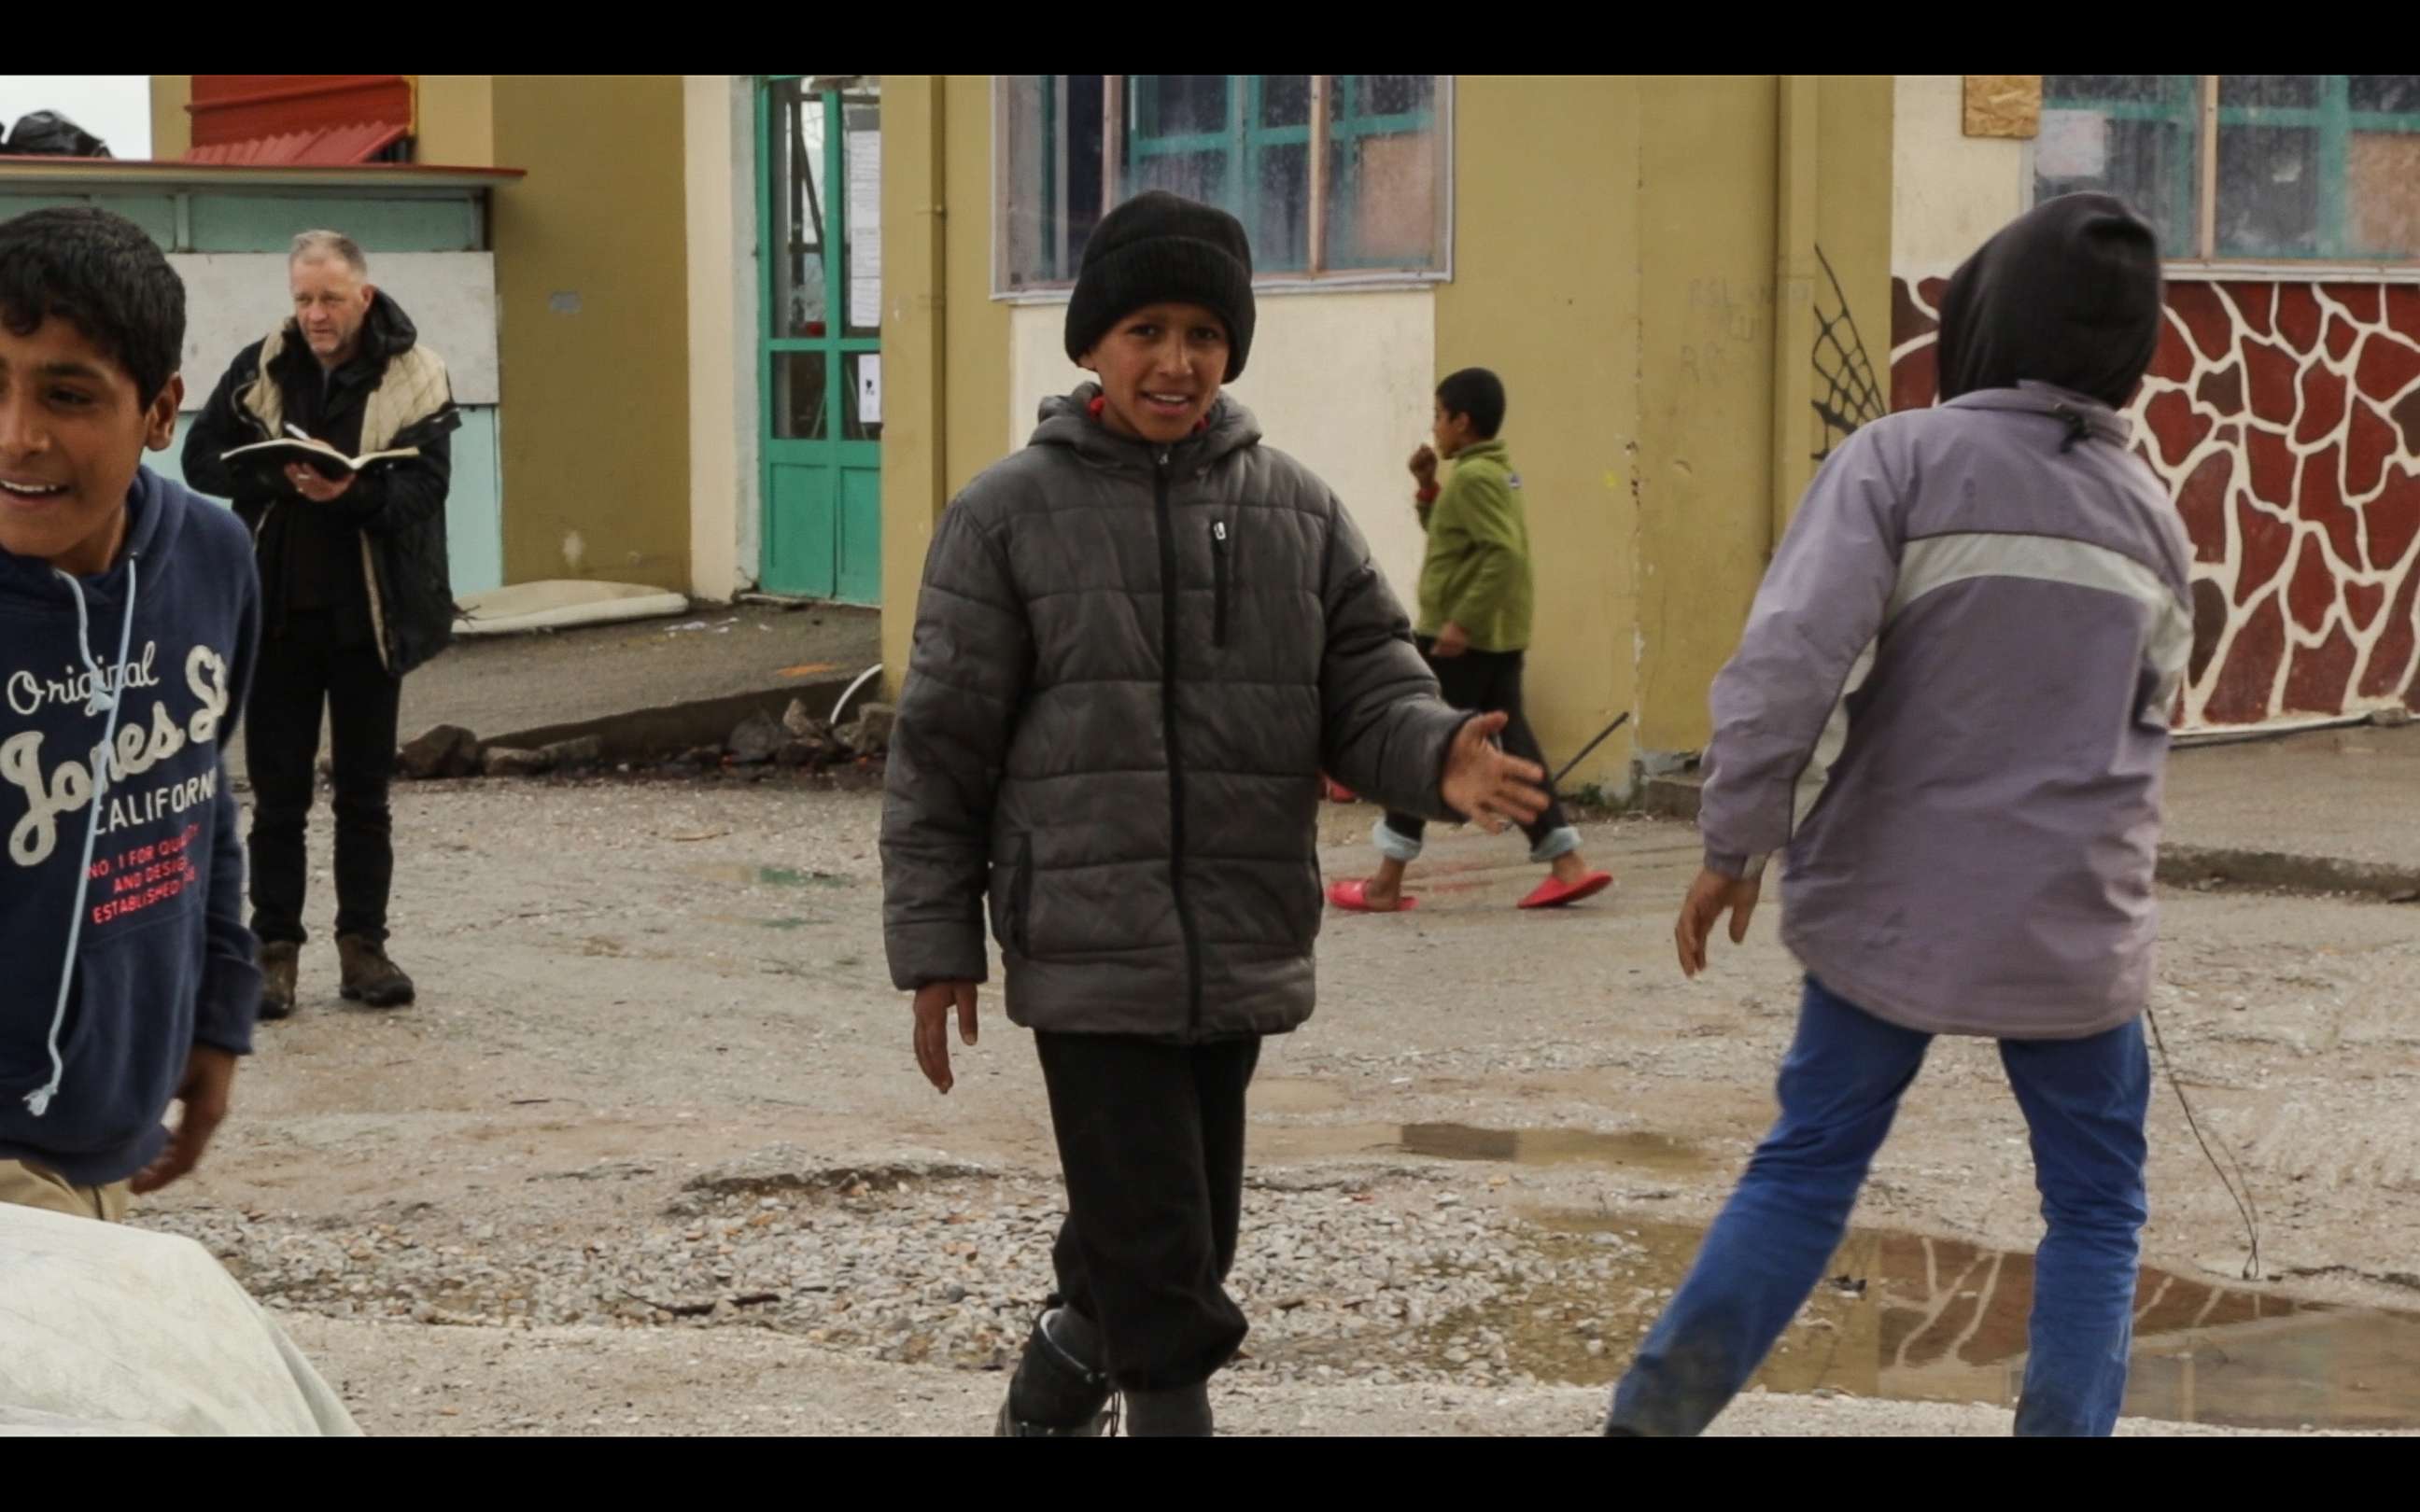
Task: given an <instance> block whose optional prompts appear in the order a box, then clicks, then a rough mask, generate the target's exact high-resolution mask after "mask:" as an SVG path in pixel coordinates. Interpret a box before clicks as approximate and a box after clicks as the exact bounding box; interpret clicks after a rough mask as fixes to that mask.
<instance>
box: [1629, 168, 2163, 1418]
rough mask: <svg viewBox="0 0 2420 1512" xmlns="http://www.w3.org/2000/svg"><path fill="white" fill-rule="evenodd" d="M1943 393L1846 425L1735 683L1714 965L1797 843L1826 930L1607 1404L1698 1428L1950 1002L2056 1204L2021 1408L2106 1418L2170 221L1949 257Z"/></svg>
mask: <svg viewBox="0 0 2420 1512" xmlns="http://www.w3.org/2000/svg"><path fill="white" fill-rule="evenodd" d="M1941 315H1942V318H1941V338H1940V339H1941V347H1940V372H1941V397H1942V400H1943V403H1942V404H1941V406H1940V407H1939V408H1937V409H1925V410H1916V411H1913V412H1909V413H1905V414H1899V415H1893V416H1891V417H1890V418H1888V419H1886V420H1882V421H1878V422H1876V423H1875V424H1871V425H1869V426H1867V427H1866V428H1865V429H1864V430H1862V431H1860V432H1858V433H1857V434H1856V435H1855V436H1853V437H1852V438H1850V440H1848V442H1847V443H1846V444H1845V445H1843V446H1842V447H1841V449H1840V450H1839V452H1838V454H1836V455H1834V456H1833V457H1832V458H1831V460H1830V461H1829V462H1827V463H1826V464H1825V465H1824V467H1823V471H1822V472H1821V473H1819V474H1818V475H1817V477H1816V480H1815V483H1814V486H1812V487H1811V488H1810V489H1809V490H1808V491H1807V498H1806V501H1805V502H1804V503H1803V504H1802V505H1801V506H1800V508H1799V512H1798V517H1797V519H1796V520H1795V521H1794V522H1793V523H1792V526H1791V529H1790V531H1789V533H1788V536H1787V538H1786V539H1785V540H1784V541H1783V543H1782V547H1781V550H1780V552H1779V553H1778V555H1776V558H1775V560H1774V563H1773V567H1772V570H1771V571H1770V572H1769V573H1768V574H1767V575H1766V578H1765V580H1764V586H1763V588H1762V590H1761V592H1760V593H1759V594H1758V595H1757V600H1756V607H1755V609H1754V610H1753V611H1752V613H1751V614H1750V616H1749V619H1748V625H1747V628H1746V630H1745V634H1744V635H1743V636H1742V639H1741V643H1740V648H1739V652H1738V654H1737V655H1736V656H1734V657H1733V658H1732V660H1731V663H1730V666H1729V667H1727V668H1726V669H1725V670H1724V671H1723V673H1722V675H1721V676H1720V677H1719V678H1717V679H1716V681H1715V683H1714V697H1713V703H1714V743H1713V746H1712V747H1711V748H1710V749H1709V750H1708V752H1707V761H1706V765H1707V778H1706V785H1705V795H1704V799H1703V807H1702V810H1701V815H1700V819H1699V826H1700V828H1701V829H1702V830H1703V831H1704V834H1705V842H1706V858H1705V870H1704V872H1702V873H1701V874H1700V875H1699V878H1698V881H1697V884H1696V885H1695V886H1694V887H1692V888H1691V889H1690V892H1689V897H1688V900H1687V902H1686V903H1684V904H1683V909H1682V914H1681V920H1680V923H1679V926H1678V928H1677V931H1676V933H1677V937H1678V943H1679V947H1680V955H1681V965H1682V969H1683V971H1685V972H1687V973H1688V974H1689V975H1691V976H1695V975H1697V974H1698V973H1699V971H1701V970H1703V969H1704V967H1705V964H1706V942H1707V938H1708V936H1709V935H1710V934H1711V933H1712V932H1713V929H1714V923H1715V921H1716V920H1717V919H1718V918H1721V916H1722V915H1723V914H1725V913H1726V912H1728V913H1729V914H1730V936H1731V939H1732V941H1733V942H1734V943H1736V942H1738V941H1740V940H1742V939H1744V938H1745V935H1746V932H1747V922H1748V917H1749V914H1750V912H1751V911H1752V910H1753V909H1754V908H1755V906H1756V903H1757V897H1758V890H1759V886H1760V881H1759V879H1760V877H1761V873H1762V869H1763V864H1764V859H1765V857H1766V856H1768V855H1770V854H1772V853H1774V852H1782V853H1784V855H1785V856H1786V860H1787V868H1788V873H1789V879H1790V908H1789V913H1788V917H1787V918H1785V920H1784V921H1783V927H1782V937H1783V939H1784V941H1785V942H1786V943H1787V944H1788V945H1789V946H1790V948H1791V949H1792V951H1793V952H1794V953H1795V954H1796V955H1797V957H1798V959H1799V960H1800V961H1801V962H1802V963H1803V964H1805V965H1806V967H1807V990H1806V998H1805V1002H1804V1004H1803V1006H1802V1008H1801V1010H1800V1018H1799V1026H1798V1032H1797V1037H1796V1040H1795V1041H1794V1042H1793V1043H1792V1046H1791V1049H1790V1053H1789V1056H1788V1057H1787V1058H1786V1059H1785V1060H1784V1061H1783V1063H1782V1068H1781V1075H1780V1081H1779V1087H1778V1096H1779V1101H1780V1103H1781V1117H1780V1121H1779V1122H1778V1123H1777V1124H1776V1125H1775V1127H1774V1130H1773V1133H1772V1134H1770V1135H1769V1136H1767V1138H1766V1139H1765V1141H1764V1143H1763V1145H1762V1146H1761V1147H1760V1148H1759V1149H1758V1150H1757V1152H1756V1155H1755V1157H1754V1158H1753V1159H1752V1160H1751V1161H1750V1162H1749V1165H1748V1169H1747V1173H1746V1175H1745V1177H1743V1178H1742V1179H1741V1181H1740V1185H1739V1189H1738V1191H1737V1192H1735V1193H1734V1194H1733V1195H1732V1197H1731V1200H1730V1204H1729V1206H1728V1207H1726V1208H1725V1209H1724V1211H1723V1213H1722V1216H1721V1217H1720V1218H1719V1219H1717V1220H1716V1221H1715V1223H1714V1227H1713V1228H1712V1230H1711V1231H1710V1232H1709V1233H1708V1235H1707V1238H1706V1244H1705V1248H1704V1250H1703V1252H1702V1253H1701V1254H1700V1255H1699V1257H1698V1261H1697V1264H1696V1266H1695V1268H1694V1269H1693V1270H1692V1271H1691V1273H1690V1274H1689V1277H1688V1279H1687V1281H1686V1282H1684V1283H1683V1286H1682V1288H1681V1289H1680V1291H1679V1293H1678V1294H1677V1295H1676V1296H1675V1297H1674V1298H1673V1300H1672V1304H1671V1307H1670V1309H1669V1311H1668V1312H1667V1313H1666V1314H1665V1316H1664V1317H1663V1319H1661V1320H1660V1321H1658V1322H1657V1324H1656V1326H1655V1328H1654V1329H1653V1331H1652V1333H1651V1334H1650V1335H1648V1338H1647V1340H1646V1342H1645V1343H1644V1344H1643V1345H1641V1346H1640V1350H1639V1353H1638V1358H1637V1361H1636V1362H1635V1363H1634V1364H1633V1365H1632V1366H1631V1369H1630V1372H1629V1374H1628V1375H1627V1376H1626V1377H1625V1378H1624V1379H1623V1381H1621V1385H1620V1386H1619V1387H1618V1388H1617V1389H1616V1391H1615V1394H1614V1399H1613V1412H1612V1416H1611V1418H1610V1420H1609V1422H1608V1423H1607V1425H1606V1432H1607V1433H1609V1434H1613V1435H1618V1436H1634V1437H1637V1436H1663V1435H1676V1434H1691V1433H1697V1432H1699V1431H1700V1430H1702V1429H1703V1428H1704V1427H1706V1426H1707V1424H1709V1423H1711V1422H1712V1421H1713V1420H1714V1416H1715V1414H1716V1413H1718V1412H1721V1411H1722V1409H1723V1406H1724V1404H1725V1403H1727V1402H1728V1401H1730V1398H1731V1396H1733V1395H1734V1394H1736V1393H1737V1392H1738V1391H1739V1390H1740V1388H1741V1387H1742V1386H1743V1385H1745V1383H1746V1381H1747V1380H1748V1378H1749V1376H1750V1375H1751V1374H1753V1373H1754V1371H1755V1370H1756V1368H1757V1366H1758V1365H1759V1364H1760V1363H1761V1361H1762V1360H1763V1358H1764V1356H1765V1353H1766V1351H1768V1350H1770V1349H1771V1348H1772V1347H1773V1344H1774V1342H1775V1340H1776V1339H1777V1338H1778V1337H1779V1336H1780V1335H1781V1332H1782V1330H1783V1329H1784V1328H1785V1327H1786V1326H1787V1325H1788V1324H1789V1322H1790V1320H1791V1319H1792V1317H1793V1316H1795V1314H1796V1313H1797V1311H1798V1308H1799V1307H1800V1305H1801V1304H1803V1303H1805V1301H1806V1300H1807V1294H1808V1293H1809V1292H1810V1291H1812V1290H1813V1289H1814V1286H1815V1283H1816V1281H1817V1280H1818V1279H1819V1278H1820V1277H1821V1276H1822V1274H1823V1266H1824V1263H1825V1261H1827V1260H1828V1259H1829V1258H1830V1257H1831V1256H1832V1254H1833V1252H1834V1251H1835V1250H1836V1249H1837V1248H1838V1244H1839V1242H1840V1240H1841V1238H1842V1236H1843V1235H1844V1234H1845V1232H1846V1231H1847V1227H1848V1222H1849V1213H1850V1210H1851V1209H1852V1208H1853V1207H1854V1205H1855V1203H1856V1198H1857V1192H1858V1188H1859V1187H1860V1186H1862V1185H1863V1183H1864V1181H1865V1177H1866V1171H1867V1167H1868V1166H1869V1164H1870V1163H1871V1162H1872V1159H1873V1156H1874V1152H1875V1150H1876V1149H1879V1148H1880V1146H1881V1144H1882V1142H1883V1138H1884V1135H1885V1134H1887V1133H1888V1132H1889V1129H1890V1123H1891V1118H1892V1115H1893V1114H1894V1113H1895V1112H1896V1111H1897V1109H1898V1106H1899V1100H1900V1095H1901V1094H1903V1093H1904V1092H1905V1091H1906V1090H1907V1088H1908V1086H1909V1085H1910V1084H1911V1083H1912V1082H1913V1081H1914V1080H1915V1079H1916V1072H1917V1070H1918V1068H1919V1067H1920V1066H1921V1065H1922V1064H1923V1061H1924V1054H1925V1050H1926V1047H1927V1046H1928V1045H1929V1044H1930V1043H1931V1039H1932V1037H1933V1036H1934V1035H1937V1034H1963V1035H1977V1036H1983V1037H1987V1038H1991V1039H1994V1040H1997V1041H2000V1053H2001V1058H2002V1061H2003V1063H2004V1064H2005V1065H2006V1067H2007V1070H2008V1073H2009V1083H2010V1085H2011V1086H2012V1087H2013V1088H2014V1089H2015V1092H2016V1095H2017V1101H2018V1103H2019V1104H2020V1106H2022V1107H2023V1109H2024V1115H2025V1119H2026V1122H2027V1124H2028V1125H2029V1127H2030V1128H2031V1130H2032V1135H2033V1152H2034V1165H2035V1171H2036V1177H2037V1181H2038V1184H2039V1186H2040V1190H2041V1196H2042V1215H2043V1218H2044V1219H2045V1220H2046V1223H2047V1226H2048V1230H2047V1232H2046V1234H2045V1235H2044V1237H2043V1239H2042V1242H2041V1245H2040V1250H2039V1252H2038V1256H2037V1259H2036V1265H2035V1286H2034V1305H2033V1319H2032V1325H2031V1350H2030V1352H2029V1354H2028V1356H2027V1360H2026V1367H2025V1380H2024V1391H2023V1395H2022V1398H2021V1401H2020V1404H2019V1407H2018V1411H2017V1431H2018V1432H2019V1433H2021V1434H2028V1435H2034V1434H2039V1435H2086V1434H2106V1433H2108V1432H2110V1431H2111V1429H2112V1428H2113V1427H2115V1425H2116V1423H2117V1418H2118V1403H2119V1400H2120V1398H2121V1397H2122V1396H2124V1393H2125V1385H2126V1364H2127V1352H2128V1349H2129V1346H2130V1344H2131V1342H2132V1332H2133V1302H2134V1287H2135V1267H2136V1261H2137V1256H2138V1248H2139V1235H2140V1231H2141V1229H2142V1226H2143V1223H2144V1220H2145V1217H2146V1211H2145V1194H2144V1180H2143V1164H2144V1137H2143V1120H2144V1114H2145V1110H2146V1106H2147V1103H2148V1101H2149V1088H2150V1067H2149V1057H2148V1056H2147V1054H2146V1051H2145V1047H2144V1040H2143V1025H2142V1013H2143V1011H2144V1008H2145V1006H2146V1003H2147V1000H2148V997H2149V988H2150V977H2151V943H2152V936H2153V933H2154V931H2155V923H2156V920H2155V918H2154V905H2153V898H2152V875H2151V874H2152V863H2153V859H2154V852H2155V849H2156V847H2157V843H2158V839H2159V827H2160V785H2161V773H2162V769H2163V766H2164V762H2165V759H2166V755H2167V748H2168V725H2169V720H2170V717H2171V715H2172V712H2173V710H2174V708H2175V705H2176V702H2177V693H2178V689H2179V687H2180V685H2181V682H2182V678H2183V671H2184V667H2185V662H2186V659H2187V656H2188V653H2189V651H2190V649H2191V645H2192V640H2193V616H2192V611H2191V609H2190V607H2189V605H2190V600H2189V597H2188V593H2187V586H2186V584H2187V579H2186V572H2187V566H2186V563H2187V560H2188V558H2187V547H2186V542H2185V538H2184V532H2183V529H2182V527H2181V526H2180V524H2179V522H2178V520H2177V517H2176V515H2175V512H2174V511H2173V510H2172V509H2171V508H2170V506H2169V502H2168V501H2167V499H2166V498H2165V497H2164V495H2163V494H2162V493H2161V491H2160V488H2159V486H2158V484H2157V482H2156V480H2155V479H2154V478H2153V475H2152V473H2151V471H2150V470H2149V468H2148V467H2146V466H2145V465H2144V463H2143V462H2142V461H2141V459H2140V458H2138V457H2136V456H2135V455H2133V453H2132V452H2131V451H2130V450H2129V449H2128V442H2129V432H2128V428H2127V424H2126V423H2125V422H2124V421H2122V420H2120V419H2119V418H2118V415H2117V413H2116V410H2117V409H2118V407H2120V406H2122V405H2124V404H2125V403H2126V402H2127V400H2128V398H2129V397H2130V396H2131V395H2132V394H2133V391H2134V388H2135V386H2136V385H2137V384H2138V383H2139V382H2140V381H2141V379H2142V376H2143V374H2144V372H2145V370H2146V369H2147V368H2148V367H2149V364H2150V361H2151V356H2152V352H2153V350H2154V348H2155V347H2157V345H2158V342H2159V336H2160V327H2161V322H2162V319H2163V315H2162V309H2161V292H2160V262H2159V250H2158V243H2157V240H2156V239H2155V238H2154V237H2153V235H2152V233H2151V231H2150V228H2149V227H2148V226H2147V225H2145V224H2143V223H2142V222H2141V221H2140V220H2138V219H2136V218H2135V217H2134V216H2133V214H2132V213H2131V212H2130V211H2129V210H2128V209H2127V208H2126V207H2125V206H2123V205H2122V204H2120V203H2118V201H2117V200H2114V199H2111V198H2109V197H2107V196H2105V195H2098V194H2074V195H2070V196H2067V197H2065V198H2061V199H2056V200H2053V201H2051V202H2049V203H2047V204H2044V205H2042V206H2040V207H2039V208H2036V209H2035V210H2033V211H2032V212H2031V213H2029V214H2027V215H2025V216H2024V217H2021V218H2020V219H2019V220H2017V221H2016V222H2015V223H2013V224H2010V225H2009V226H2008V227H2007V228H2006V229H2005V230H2003V231H2001V232H2000V234H1999V235H1998V236H1996V237H1994V238H1993V239H1992V240H1991V241H1990V242H1988V243H1986V244H1985V246H1984V247H1983V249H1982V250H1981V251H1980V252H1978V253H1977V254H1976V255H1975V256H1974V257H1972V258H1971V259H1969V260H1968V262H1967V263H1966V265H1965V266H1964V267H1963V268H1962V269H1960V270H1958V273H1957V276H1956V277H1955V278H1953V279H1952V280H1951V281H1950V285H1949V290H1948V294H1947V298H1946V300H1945V301H1944V302H1943V306H1942V312H1941Z"/></svg>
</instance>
